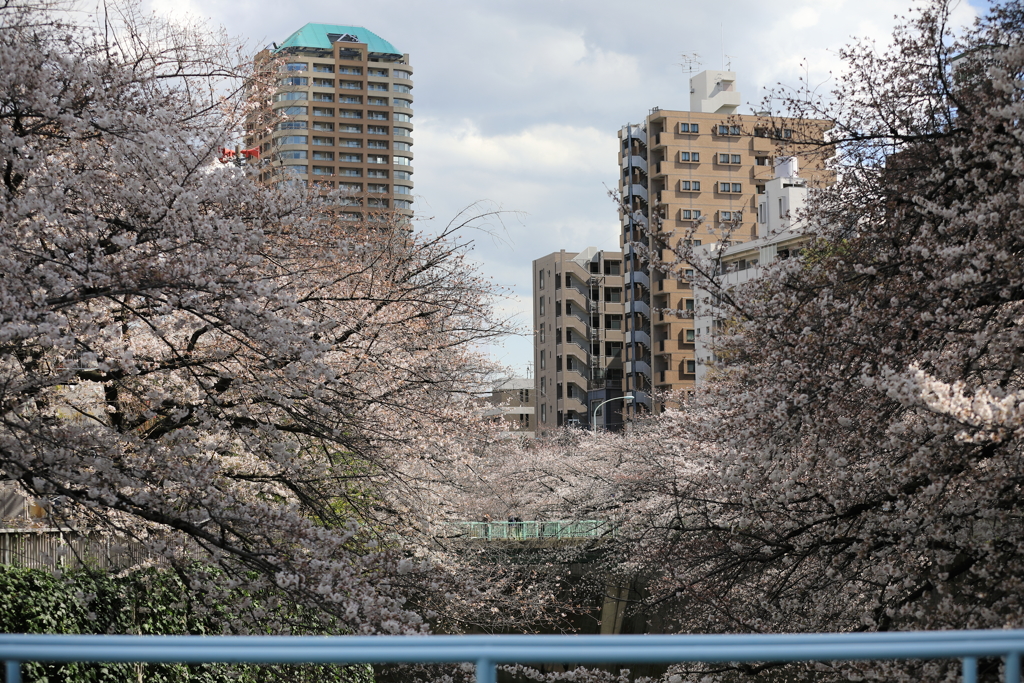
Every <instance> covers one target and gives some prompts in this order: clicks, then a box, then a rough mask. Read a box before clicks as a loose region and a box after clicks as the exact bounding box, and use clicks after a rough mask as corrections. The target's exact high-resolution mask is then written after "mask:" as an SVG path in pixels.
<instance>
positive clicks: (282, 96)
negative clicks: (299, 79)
mask: <svg viewBox="0 0 1024 683" xmlns="http://www.w3.org/2000/svg"><path fill="white" fill-rule="evenodd" d="M305 99H309V96H308V95H307V94H306V93H305V92H279V93H277V94H275V95H274V101H275V102H287V101H289V100H305Z"/></svg>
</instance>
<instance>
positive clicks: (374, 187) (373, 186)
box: [366, 183, 388, 193]
mask: <svg viewBox="0 0 1024 683" xmlns="http://www.w3.org/2000/svg"><path fill="white" fill-rule="evenodd" d="M366 191H367V192H378V193H382V192H387V191H388V186H387V185H380V184H377V183H370V184H369V185H367V186H366Z"/></svg>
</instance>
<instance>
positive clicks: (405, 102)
mask: <svg viewBox="0 0 1024 683" xmlns="http://www.w3.org/2000/svg"><path fill="white" fill-rule="evenodd" d="M395 106H396V107H405V108H406V109H412V100H401V99H398V98H397V97H396V98H395Z"/></svg>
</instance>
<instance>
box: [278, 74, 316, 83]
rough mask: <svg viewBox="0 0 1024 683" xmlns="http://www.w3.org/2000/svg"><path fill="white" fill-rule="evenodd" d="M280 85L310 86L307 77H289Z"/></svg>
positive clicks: (282, 80)
mask: <svg viewBox="0 0 1024 683" xmlns="http://www.w3.org/2000/svg"><path fill="white" fill-rule="evenodd" d="M279 83H280V84H281V85H309V79H308V78H306V77H305V76H289V77H287V78H282V79H281V80H280V81H279Z"/></svg>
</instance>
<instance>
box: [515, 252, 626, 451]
mask: <svg viewBox="0 0 1024 683" xmlns="http://www.w3.org/2000/svg"><path fill="white" fill-rule="evenodd" d="M624 318H625V304H624V284H623V264H622V252H618V251H602V250H600V249H597V248H596V247H588V248H587V249H586V250H584V251H581V252H578V253H577V252H567V251H565V250H562V251H560V252H557V253H554V254H548V255H547V256H544V257H543V258H539V259H537V260H536V261H534V262H533V329H534V367H535V368H536V372H535V378H534V388H535V404H536V411H535V415H536V421H537V425H536V431H537V433H538V434H539V435H541V436H543V435H544V434H545V433H547V432H551V431H552V430H555V429H558V428H560V427H564V426H578V427H584V428H593V426H594V425H592V424H591V420H592V418H593V411H594V410H595V409H596V408H598V406H599V405H600V404H601V403H603V402H604V401H606V400H609V399H613V400H612V401H611V402H610V403H608V404H607V405H605V406H604V407H603V408H601V409H600V411H599V412H598V414H597V426H598V427H601V428H605V429H612V430H614V429H619V428H621V426H622V407H623V404H624V402H623V401H616V400H614V399H617V398H620V397H622V396H623V395H624V386H623V366H622V358H623V356H622V354H623V347H624V343H625V337H624Z"/></svg>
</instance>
